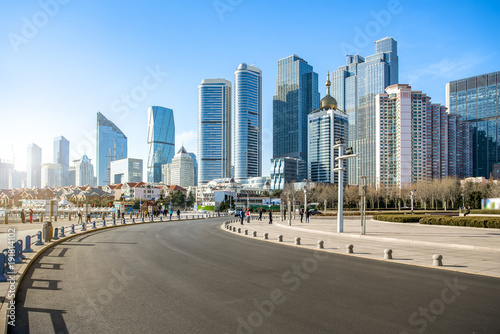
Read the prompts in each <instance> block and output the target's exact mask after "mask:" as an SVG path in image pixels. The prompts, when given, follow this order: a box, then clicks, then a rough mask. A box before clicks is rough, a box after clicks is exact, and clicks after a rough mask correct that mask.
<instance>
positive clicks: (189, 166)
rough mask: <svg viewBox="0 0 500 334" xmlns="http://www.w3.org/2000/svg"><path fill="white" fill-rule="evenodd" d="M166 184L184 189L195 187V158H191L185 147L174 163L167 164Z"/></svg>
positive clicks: (178, 153) (175, 157) (173, 160)
mask: <svg viewBox="0 0 500 334" xmlns="http://www.w3.org/2000/svg"><path fill="white" fill-rule="evenodd" d="M165 183H166V184H168V185H177V186H180V187H184V188H187V187H190V186H194V163H193V158H191V156H190V155H189V153H188V152H187V151H186V149H185V148H184V146H183V147H181V149H180V150H179V152H177V154H176V155H175V156H174V158H173V159H172V162H171V163H169V164H167V166H166V182H165Z"/></svg>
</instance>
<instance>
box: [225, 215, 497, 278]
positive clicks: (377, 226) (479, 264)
mask: <svg viewBox="0 0 500 334" xmlns="http://www.w3.org/2000/svg"><path fill="white" fill-rule="evenodd" d="M268 221H269V220H268V218H267V217H265V218H263V221H262V222H260V221H258V220H252V221H251V223H249V224H247V223H245V224H244V226H241V225H240V223H239V221H237V222H235V223H233V224H231V225H232V226H235V227H236V228H242V232H241V235H243V236H245V235H244V230H245V229H248V231H249V232H248V234H249V235H248V236H246V237H250V238H253V236H252V232H253V231H256V232H257V238H260V239H262V238H263V234H264V233H268V236H269V241H272V242H278V241H277V238H278V235H283V244H286V245H294V244H295V238H296V237H300V238H301V246H300V247H310V248H316V247H317V241H318V240H323V241H324V247H325V250H327V251H331V252H335V253H342V254H345V253H346V245H347V244H352V245H354V254H353V255H355V256H361V257H366V258H371V259H378V260H383V258H384V249H386V248H390V249H392V250H393V259H392V260H387V261H393V262H399V263H405V264H413V265H422V266H432V255H433V254H440V255H442V256H443V267H440V268H443V269H449V270H456V271H462V272H469V273H475V274H483V275H489V276H495V277H500V230H499V229H487V228H472V227H454V226H430V225H421V224H418V223H388V222H380V221H375V220H373V219H369V218H368V219H367V227H366V235H360V230H361V229H360V225H361V224H360V218H359V217H346V218H345V220H344V233H337V232H336V230H337V221H336V217H312V218H311V219H310V223H309V224H306V223H300V221H299V220H298V219H295V220H292V222H291V226H288V222H285V221H280V220H279V218H277V217H276V218H274V220H273V222H274V224H272V225H269V224H268ZM304 221H305V220H304ZM233 233H236V234H237V232H233Z"/></svg>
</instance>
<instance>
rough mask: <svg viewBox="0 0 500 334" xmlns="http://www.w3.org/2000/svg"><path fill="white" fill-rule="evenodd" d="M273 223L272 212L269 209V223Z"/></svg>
mask: <svg viewBox="0 0 500 334" xmlns="http://www.w3.org/2000/svg"><path fill="white" fill-rule="evenodd" d="M272 223H273V212H272V211H271V210H269V224H272Z"/></svg>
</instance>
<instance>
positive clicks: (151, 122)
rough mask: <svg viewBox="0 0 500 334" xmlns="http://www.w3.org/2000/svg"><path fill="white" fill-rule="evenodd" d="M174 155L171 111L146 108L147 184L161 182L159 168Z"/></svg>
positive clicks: (173, 131) (173, 126) (172, 115)
mask: <svg viewBox="0 0 500 334" xmlns="http://www.w3.org/2000/svg"><path fill="white" fill-rule="evenodd" d="M174 154H175V123H174V112H173V110H172V109H169V108H164V107H158V106H152V107H149V108H148V165H147V178H148V182H161V166H162V165H164V164H167V163H169V162H171V161H172V158H173V157H174Z"/></svg>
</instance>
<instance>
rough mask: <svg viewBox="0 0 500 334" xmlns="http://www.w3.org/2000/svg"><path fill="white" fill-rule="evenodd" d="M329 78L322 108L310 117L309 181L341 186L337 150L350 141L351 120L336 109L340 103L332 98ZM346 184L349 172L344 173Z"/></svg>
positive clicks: (321, 103)
mask: <svg viewBox="0 0 500 334" xmlns="http://www.w3.org/2000/svg"><path fill="white" fill-rule="evenodd" d="M330 85H331V83H330V75H329V74H328V78H327V80H326V87H327V93H326V96H325V97H324V98H322V99H321V102H320V106H319V109H316V110H315V111H313V112H312V113H310V114H309V116H308V127H309V129H308V138H309V139H308V143H309V147H308V149H307V152H308V158H307V162H308V164H309V166H308V168H307V170H308V178H307V179H308V180H311V181H313V182H321V183H338V173H334V172H333V169H334V168H335V158H336V157H338V150H334V149H333V146H334V145H335V141H336V140H338V139H342V140H343V141H344V143H347V141H348V117H347V115H346V114H345V113H344V112H343V111H340V110H338V109H337V101H336V100H335V99H334V98H333V97H332V96H331V95H330ZM344 182H347V173H344Z"/></svg>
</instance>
